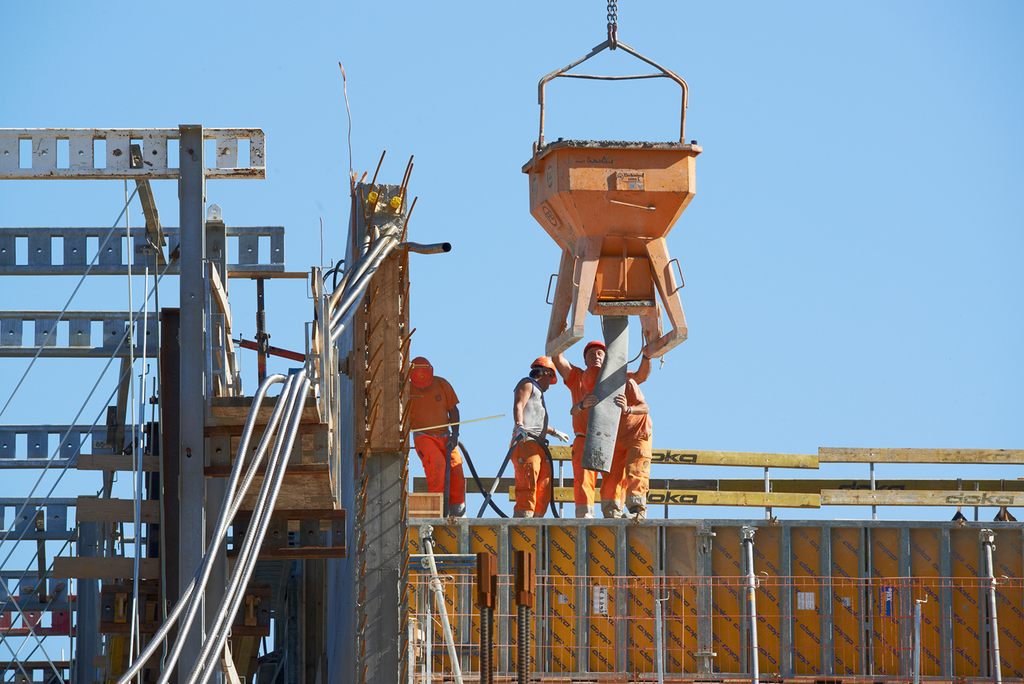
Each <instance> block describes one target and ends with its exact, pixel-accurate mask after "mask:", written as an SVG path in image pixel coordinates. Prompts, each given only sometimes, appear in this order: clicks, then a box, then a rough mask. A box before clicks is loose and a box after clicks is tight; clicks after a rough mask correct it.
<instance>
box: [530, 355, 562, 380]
mask: <svg viewBox="0 0 1024 684" xmlns="http://www.w3.org/2000/svg"><path fill="white" fill-rule="evenodd" d="M534 368H547V369H548V370H549V371H551V374H552V375H553V376H555V377H554V379H553V380H552V381H551V384H552V385H557V384H558V372H557V371H556V370H555V362H554V361H552V360H551V357H550V356H538V357H537V360H536V361H534V362H533V363H531V364H530V370H533V369H534Z"/></svg>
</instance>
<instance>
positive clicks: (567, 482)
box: [286, 473, 841, 496]
mask: <svg viewBox="0 0 1024 684" xmlns="http://www.w3.org/2000/svg"><path fill="white" fill-rule="evenodd" d="M286 475H287V473H286ZM491 479H492V478H489V477H485V478H482V480H481V481H482V482H483V483H484V487H490V486H491ZM652 480H653V481H654V482H655V483H656V484H658V485H659V486H661V487H663V488H668V489H698V490H700V491H706V492H714V491H717V490H718V488H719V487H718V482H719V481H718V480H687V479H666V478H663V477H656V478H652ZM555 482H558V478H557V477H555ZM745 482H754V483H755V484H753V485H751V486H750V487H745V488H742V489H743V491H747V490H756V489H757V483H760V484H761V486H764V480H756V481H754V480H745ZM666 483H668V484H667V485H666ZM839 484H841V483H839V482H837V483H836V485H837V486H838V485H839ZM515 485H516V479H515V478H514V477H503V478H501V482H500V483H499V484H498V490H505V489H507V488H509V487H515ZM562 486H563V487H566V488H568V489H572V487H573V479H572V478H571V477H565V478H562ZM597 488H598V489H600V488H601V479H600V478H598V481H597ZM734 489H739V488H734ZM412 491H413V492H414V493H417V494H420V493H426V492H427V491H428V490H427V478H425V477H417V478H413V481H412ZM496 491H497V490H496ZM785 491H788V490H785ZM466 493H467V494H483V492H481V491H480V487H478V486H477V484H476V482H475V481H473V479H472V478H470V479H467V480H466ZM813 493H814V494H817V493H818V490H817V489H815V490H814V492H813ZM439 496H440V495H439Z"/></svg>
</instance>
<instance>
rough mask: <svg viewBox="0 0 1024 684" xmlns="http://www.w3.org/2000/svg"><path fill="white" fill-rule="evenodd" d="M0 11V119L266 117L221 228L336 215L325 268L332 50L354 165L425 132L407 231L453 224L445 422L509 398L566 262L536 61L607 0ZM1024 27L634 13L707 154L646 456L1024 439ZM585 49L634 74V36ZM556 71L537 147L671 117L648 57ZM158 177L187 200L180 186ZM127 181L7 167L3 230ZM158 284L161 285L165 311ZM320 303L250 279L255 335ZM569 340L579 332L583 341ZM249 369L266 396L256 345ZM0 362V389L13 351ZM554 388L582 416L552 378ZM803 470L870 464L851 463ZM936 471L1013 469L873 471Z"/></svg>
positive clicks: (12, 285) (342, 200) (291, 324)
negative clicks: (542, 161)
mask: <svg viewBox="0 0 1024 684" xmlns="http://www.w3.org/2000/svg"><path fill="white" fill-rule="evenodd" d="M5 14H6V16H7V17H8V19H9V23H8V26H12V27H13V26H17V27H18V30H17V31H13V30H12V31H8V32H7V35H6V37H5V39H4V41H3V42H2V43H0V126H2V127H10V128H21V127H68V128H91V127H137V128H145V127H153V128H162V127H176V126H177V125H179V124H184V123H199V124H203V125H205V126H207V127H246V126H255V127H261V128H263V130H264V131H265V133H266V137H267V163H268V171H267V178H266V180H262V181H255V180H231V181H211V182H210V183H209V186H208V191H207V197H208V201H209V202H211V203H214V202H215V203H217V204H220V205H221V206H222V207H223V209H224V216H225V220H226V221H227V222H228V223H229V224H235V225H283V226H285V227H286V230H287V237H286V244H287V266H288V269H289V270H293V271H301V270H308V269H309V267H310V266H313V265H319V264H320V263H321V250H320V243H321V236H320V221H321V219H322V221H323V226H324V231H323V244H324V251H323V256H322V260H323V263H325V264H330V263H331V262H332V260H337V259H339V258H340V257H341V256H342V255H343V251H344V248H343V244H344V236H345V231H346V229H347V223H348V207H349V198H348V194H347V180H346V177H347V173H348V167H349V151H348V144H347V129H348V120H347V117H346V113H345V102H344V99H343V96H342V80H341V74H340V71H339V69H338V64H337V63H338V62H339V61H341V62H343V63H344V65H345V68H346V72H347V74H348V94H349V100H350V104H351V108H352V119H353V128H352V148H353V149H352V152H353V157H354V166H355V169H356V170H357V172H360V173H361V172H362V171H365V170H369V171H370V172H371V174H372V172H373V169H374V167H375V166H376V163H377V160H378V158H379V156H380V154H381V151H382V150H387V157H386V158H385V161H384V165H383V168H382V170H381V175H380V180H383V181H385V182H391V183H398V182H400V180H401V177H402V174H403V172H404V169H405V163H406V161H407V160H408V158H409V156H410V155H415V170H414V171H413V175H412V180H411V183H410V193H411V194H413V195H416V196H418V197H419V201H418V203H417V205H416V211H415V213H414V215H413V218H412V221H411V224H410V226H411V228H410V229H411V238H412V239H415V240H417V241H421V242H434V241H441V240H446V241H450V242H451V243H452V244H453V251H452V252H451V253H450V254H447V255H443V256H422V257H414V260H413V264H412V282H413V285H412V295H411V306H412V319H413V325H414V326H415V327H416V328H417V332H416V335H415V337H414V343H415V344H414V345H413V351H414V353H415V354H418V355H424V356H427V357H428V358H429V359H430V360H431V361H432V362H433V364H434V366H435V369H436V372H437V374H439V375H442V376H444V377H446V378H448V379H449V380H450V381H451V382H452V384H453V385H454V387H455V389H456V391H457V392H458V394H459V396H460V399H461V400H462V404H461V409H462V415H463V417H465V418H475V417H483V416H490V415H494V414H498V413H506V414H508V413H510V410H511V399H512V388H513V387H514V385H515V383H516V381H517V380H518V379H519V378H520V377H522V375H523V374H524V373H525V371H526V370H527V364H528V363H529V362H530V361H531V360H532V359H533V358H534V357H536V356H538V355H539V354H541V353H542V352H543V343H544V336H545V332H546V329H547V319H548V312H549V309H548V306H547V305H546V304H545V303H544V297H545V291H546V289H547V282H548V277H549V275H550V274H551V273H553V272H554V271H555V270H557V266H558V258H559V250H558V248H557V247H556V245H555V244H554V242H553V241H551V240H550V238H548V237H547V235H546V234H545V233H544V232H543V231H542V230H541V228H540V226H539V225H537V224H536V222H535V221H534V220H533V219H532V218H531V216H530V214H529V211H528V194H527V184H526V177H525V176H524V175H523V174H522V173H521V170H520V169H521V167H522V165H523V164H524V163H525V162H526V161H527V160H528V159H529V156H530V148H531V144H532V142H533V141H534V140H536V136H537V124H538V106H537V94H536V93H537V89H536V86H537V81H538V80H539V79H540V78H541V77H542V76H543V75H545V74H547V73H548V72H550V71H552V70H553V69H555V68H558V67H561V66H564V65H565V64H568V63H569V62H571V61H573V60H575V59H576V58H578V57H581V56H583V55H584V54H586V53H587V52H588V51H589V50H590V48H591V47H592V46H594V45H596V44H598V43H600V42H601V41H602V40H603V39H604V37H605V6H604V3H600V2H592V3H586V4H584V3H578V2H577V3H567V2H566V3H540V2H532V1H529V0H527V1H525V2H518V3H501V4H498V3H475V2H449V3H408V2H399V3H392V4H389V5H379V4H378V5H373V4H365V3H362V4H357V3H322V4H317V3H303V4H298V3H290V4H287V5H284V4H280V3H260V2H256V3H246V4H245V5H229V4H225V3H210V4H206V3H203V4H200V3H193V2H181V3H176V4H174V5H165V4H158V3H119V2H113V3H102V4H99V5H90V6H86V5H80V4H74V3H53V4H49V5H47V6H46V9H45V10H43V9H41V8H40V6H38V5H35V4H30V3H21V4H18V5H11V6H8V7H7V8H6V12H5ZM1022 20H1024V7H1022V6H1021V5H1020V4H1019V3H1010V2H991V3H934V2H901V3H857V4H840V3H810V2H808V3H786V4H767V3H732V4H723V3H681V2H645V3H620V4H619V38H620V39H621V40H622V41H623V42H626V43H628V44H629V45H631V46H632V47H634V48H635V49H637V50H638V51H640V52H641V53H643V54H645V55H647V56H648V57H650V58H652V59H654V60H655V61H657V62H659V63H661V64H663V65H664V66H666V67H668V68H671V69H673V70H674V71H676V72H677V73H678V74H679V75H681V76H682V77H683V78H685V79H687V81H688V82H689V85H690V107H689V110H688V113H687V134H686V137H687V139H693V140H697V141H698V142H699V144H700V145H701V146H702V147H703V148H704V152H703V154H702V155H701V156H700V157H699V158H698V159H697V195H696V198H695V199H694V200H693V202H692V203H691V204H690V207H689V208H688V209H687V211H686V212H685V214H684V215H683V217H682V218H681V219H680V221H679V222H678V223H677V224H676V226H675V228H674V229H673V231H672V233H671V234H670V236H669V249H670V251H671V254H672V256H673V257H676V258H678V259H679V261H680V264H681V268H682V272H683V275H684V278H685V281H686V288H685V289H684V290H683V293H682V298H683V306H684V309H685V311H686V315H687V321H688V324H689V339H688V340H687V341H686V342H685V343H684V344H682V345H681V346H679V347H677V348H676V349H675V350H674V351H673V352H671V353H670V354H669V355H668V356H667V357H666V362H665V365H664V367H663V368H661V369H658V368H656V370H655V372H654V374H653V375H652V378H651V379H650V381H649V382H648V384H646V385H645V386H644V388H643V389H644V392H645V394H646V395H647V398H648V401H649V403H650V405H651V409H652V415H653V419H654V424H655V440H654V441H655V446H656V447H659V448H679V449H709V450H710V449H713V450H729V451H764V452H793V453H815V452H816V450H817V448H818V447H820V446H860V447H958V448H1022V447H1024V421H1022V416H1024V398H1022V391H1021V388H1022V386H1024V361H1022V358H1021V349H1022V345H1021V340H1022V337H1024V323H1022V316H1021V313H1022V311H1024V269H1022V268H1021V262H1022V256H1024V231H1022V228H1024V220H1022V218H1021V208H1022V207H1021V204H1022V202H1021V196H1022V195H1021V187H1022V181H1024V171H1022V166H1021V164H1020V159H1021V158H1022V152H1024V129H1022V127H1021V125H1020V124H1021V122H1022V121H1024V98H1022V95H1024V48H1022V47H1021V42H1020V40H1019V32H1020V26H1021V25H1022ZM587 71H588V73H619V74H621V73H637V72H639V71H646V67H644V65H642V64H640V63H639V62H636V61H635V60H633V59H632V58H630V57H629V56H628V55H625V54H623V53H621V52H618V53H606V54H602V55H601V56H600V57H599V58H595V59H594V60H591V61H590V62H588V68H587ZM548 93H549V100H548V102H549V110H548V111H549V113H548V121H547V136H548V139H553V138H556V137H559V136H561V137H565V138H571V139H617V140H655V141H660V140H671V139H673V136H674V135H676V134H677V132H678V124H677V121H678V113H679V94H678V89H677V88H675V87H674V86H673V85H672V84H671V83H669V82H667V81H664V80H660V79H659V80H649V81H643V82H639V83H594V82H580V81H574V80H565V79H563V80H560V81H557V82H555V83H554V84H552V85H551V86H549V88H548ZM155 186H156V192H157V200H158V203H159V208H160V211H161V218H162V220H163V222H164V223H165V224H166V225H176V224H177V200H176V194H175V193H176V190H175V186H174V183H173V182H171V181H161V182H157V183H155ZM123 197H124V190H123V185H122V184H121V182H119V181H77V182H63V181H61V182H55V181H49V182H43V181H35V182H28V181H18V182H14V181H5V182H2V183H0V224H2V225H5V226H18V225H29V226H31V225H35V226H60V225H79V226H90V225H96V226H102V225H107V226H109V225H111V223H112V222H113V219H114V218H115V217H116V216H117V214H118V212H119V210H120V208H121V205H122V203H123ZM132 220H133V223H135V222H141V210H140V209H139V208H138V204H137V203H134V204H133V207H132ZM96 280H97V282H95V283H93V282H90V283H88V284H87V286H86V288H84V289H83V292H82V293H81V294H80V295H79V296H78V298H77V299H76V302H75V305H74V306H73V307H72V308H73V309H79V310H86V309H96V308H105V309H119V308H126V306H127V283H126V282H125V280H124V279H123V278H121V279H115V278H98V279H96ZM74 284H75V283H74V281H73V280H72V279H70V278H53V279H51V280H49V281H41V280H38V279H37V280H34V281H32V282H31V283H29V282H19V281H16V280H14V279H11V278H5V279H4V281H3V283H2V284H0V287H2V288H3V289H2V290H0V292H2V298H3V301H4V304H3V305H2V306H0V308H4V309H15V308H22V309H55V310H60V308H62V306H63V305H64V303H65V302H66V301H67V297H68V296H69V294H70V292H71V290H72V288H73V287H74ZM135 287H136V297H138V292H139V288H141V282H140V280H138V279H137V280H136V284H135ZM176 289H177V285H176V282H174V283H170V285H169V286H166V285H165V287H164V290H163V291H162V295H161V296H162V297H164V296H165V295H166V301H162V303H163V304H165V305H174V300H175V297H176ZM231 296H232V303H233V307H234V317H235V321H236V334H241V335H243V336H245V337H246V338H249V339H251V338H252V336H253V333H254V331H255V323H254V321H255V318H254V313H253V312H254V307H255V295H254V287H253V286H252V285H251V284H250V283H248V282H240V281H234V282H232V290H231ZM311 317H312V303H311V302H310V301H308V300H307V299H306V297H305V292H304V290H303V288H302V287H301V286H300V285H299V284H297V283H295V282H288V283H274V284H272V285H270V286H268V314H267V320H268V325H269V327H270V332H271V334H272V336H273V337H272V340H271V344H274V345H276V346H280V347H284V348H291V349H301V348H302V347H303V344H304V343H303V324H304V322H305V321H306V320H309V319H311ZM631 330H632V332H633V334H632V336H631V349H632V351H633V353H635V352H636V351H638V349H639V346H638V345H639V339H640V334H639V326H638V325H634V326H633V327H632V328H631ZM599 334H600V329H599V326H598V325H597V321H596V320H592V321H590V322H589V323H588V335H589V336H593V337H597V336H599ZM581 347H582V345H580V346H579V347H578V348H573V349H572V350H570V351H569V357H570V359H571V360H573V361H574V362H575V363H577V364H580V363H581V361H580V355H581V352H582V348H581ZM242 363H243V366H244V368H245V369H246V376H245V378H246V381H245V382H246V386H247V388H248V389H249V391H250V392H251V391H252V389H253V388H254V387H255V355H254V354H253V353H251V352H243V356H242ZM93 365H94V366H97V368H96V370H97V371H98V365H97V364H93ZM154 365H155V364H154ZM287 365H288V363H287V362H278V367H279V368H286V367H287ZM0 366H2V370H0V377H4V378H6V379H5V380H3V381H0V388H3V391H2V392H0V399H2V400H3V401H4V402H5V401H6V399H7V397H8V396H9V392H10V390H11V389H13V381H12V378H17V377H20V375H21V372H22V371H23V369H24V364H23V363H21V362H19V361H11V360H5V361H3V362H2V363H0ZM71 368H73V366H72V365H71V364H68V363H62V362H57V361H47V362H45V363H43V362H41V363H40V364H37V368H36V369H33V375H32V376H31V378H32V380H31V382H30V383H29V385H28V386H27V387H26V388H25V389H23V390H22V391H21V393H19V401H18V402H17V403H16V404H15V405H14V406H13V407H12V409H10V410H9V411H8V412H7V414H5V415H4V416H3V417H2V418H0V422H2V423H9V424H10V423H61V422H67V421H70V420H71V418H72V417H73V416H74V414H75V412H76V411H77V410H78V408H79V406H80V403H81V401H82V400H83V399H84V397H85V390H86V389H87V387H88V386H91V384H92V379H91V378H87V377H86V374H83V375H81V376H78V375H76V376H75V380H74V381H73V382H69V377H68V374H69V373H70V372H71V370H70V369H71ZM74 368H75V369H76V370H75V371H74V372H75V373H76V374H77V373H80V372H82V366H74ZM272 368H273V367H272ZM79 378H83V379H81V380H79ZM111 382H112V381H111ZM109 386H112V385H108V387H109ZM107 391H109V389H108V390H107ZM103 394H104V396H105V395H106V392H103ZM44 397H46V399H45V403H44ZM548 403H549V407H550V409H551V411H552V414H553V420H552V422H553V424H554V425H555V426H556V427H559V428H560V429H563V430H568V429H569V425H570V421H569V418H568V408H569V404H570V398H569V396H568V392H566V391H565V388H564V386H563V385H561V384H559V385H557V386H555V388H554V389H553V390H552V391H551V392H549V396H548ZM100 408H101V406H100V404H96V405H95V406H93V407H92V408H91V413H90V411H87V412H86V415H95V414H96V412H97V411H99V410H100ZM90 420H91V418H90ZM510 429H511V420H510V419H509V418H505V419H499V420H493V421H489V422H485V423H479V424H475V425H473V426H467V427H466V428H465V429H464V430H463V433H462V434H463V437H464V441H465V442H466V444H467V446H469V448H470V450H471V451H472V453H473V455H474V457H475V459H476V460H477V461H478V463H479V465H480V469H481V470H482V471H484V472H486V473H488V474H493V472H494V471H495V470H496V468H497V465H498V463H499V462H500V458H501V457H502V456H503V455H504V451H505V447H506V445H507V439H508V434H509V430H510ZM416 472H419V471H418V469H416ZM508 474H510V473H508ZM816 475H818V476H821V477H848V478H854V477H859V478H864V477H866V476H867V467H866V466H863V467H852V466H851V467H840V468H832V469H828V470H822V471H820V472H818V473H816ZM938 475H942V476H944V477H956V476H957V475H962V476H964V477H972V476H973V477H977V476H979V475H980V476H981V477H985V478H989V477H991V478H998V477H1006V478H1016V477H1019V476H1020V469H1019V468H997V467H990V468H985V469H984V472H979V471H978V469H977V468H973V469H972V468H961V469H953V468H946V469H941V470H940V469H936V468H932V467H917V468H911V467H908V468H897V467H893V466H889V467H880V468H879V471H878V476H879V477H881V478H884V477H932V476H938ZM655 476H656V477H721V478H727V477H753V478H757V477H760V476H761V472H760V471H759V470H754V469H751V470H745V469H718V470H710V469H697V468H692V469H687V470H682V469H681V468H680V467H676V468H674V469H664V470H656V472H655ZM773 476H774V477H784V476H786V473H785V472H784V471H775V472H774V475H773ZM96 479H97V482H96V487H97V488H98V486H99V478H98V475H97V478H96ZM80 486H81V485H79V484H76V487H80ZM8 495H10V493H8ZM470 507H471V508H473V506H472V503H471V505H470ZM776 512H777V513H779V514H781V515H783V516H784V517H789V518H793V517H800V516H802V515H803V514H802V513H798V512H796V511H780V510H777V511H776ZM993 512H994V511H993ZM946 513H947V512H946V511H941V512H940V511H935V512H931V513H925V515H935V516H936V517H937V518H946V517H948V516H947V515H946ZM991 513H992V512H990V513H989V514H988V515H989V518H990V517H991ZM680 514H682V512H679V513H677V515H680ZM692 514H693V515H697V514H698V513H697V512H693V513H692ZM699 514H700V515H706V516H708V517H720V516H721V517H725V516H730V515H743V514H744V513H743V512H742V511H737V510H734V509H733V510H731V509H718V510H714V511H708V510H705V511H701V512H700V513H699ZM749 514H750V515H751V516H752V517H758V516H759V513H758V511H757V510H753V511H750V512H749ZM686 515H687V517H690V515H691V514H690V513H689V512H688V513H687V514H686ZM814 515H815V517H817V516H818V515H820V516H821V517H859V516H866V515H868V512H867V510H866V509H861V510H851V511H841V512H840V511H822V512H821V513H820V514H814ZM982 515H983V516H984V515H985V513H984V512H983V514H982ZM880 517H887V518H893V519H898V518H905V517H908V515H907V512H906V511H898V510H894V511H882V512H880Z"/></svg>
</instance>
